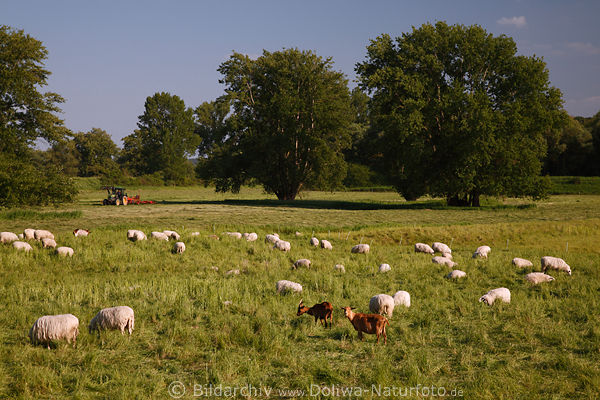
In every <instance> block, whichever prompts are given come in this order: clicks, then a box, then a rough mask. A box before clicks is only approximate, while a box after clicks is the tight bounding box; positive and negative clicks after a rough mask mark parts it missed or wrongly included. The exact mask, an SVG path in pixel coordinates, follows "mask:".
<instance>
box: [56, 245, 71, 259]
mask: <svg viewBox="0 0 600 400" xmlns="http://www.w3.org/2000/svg"><path fill="white" fill-rule="evenodd" d="M73 253H74V251H73V249H72V248H70V247H65V246H61V247H57V248H56V254H58V255H59V256H63V257H66V256H69V257H73Z"/></svg>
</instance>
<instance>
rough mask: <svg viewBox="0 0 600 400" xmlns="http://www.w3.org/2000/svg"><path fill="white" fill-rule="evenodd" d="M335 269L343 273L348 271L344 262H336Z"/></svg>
mask: <svg viewBox="0 0 600 400" xmlns="http://www.w3.org/2000/svg"><path fill="white" fill-rule="evenodd" d="M333 269H334V270H336V271H338V272H341V273H345V272H346V267H344V266H343V265H342V264H335V265H334V266H333Z"/></svg>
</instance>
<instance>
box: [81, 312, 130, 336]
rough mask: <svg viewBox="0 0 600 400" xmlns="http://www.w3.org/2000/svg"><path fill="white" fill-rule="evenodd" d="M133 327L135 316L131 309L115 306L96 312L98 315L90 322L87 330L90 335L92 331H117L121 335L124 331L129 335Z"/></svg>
mask: <svg viewBox="0 0 600 400" xmlns="http://www.w3.org/2000/svg"><path fill="white" fill-rule="evenodd" d="M134 325H135V316H134V313H133V310H132V309H131V307H127V306H117V307H110V308H103V309H102V310H100V311H98V314H96V316H95V317H94V318H92V320H91V321H90V325H89V326H88V330H89V332H90V333H92V332H93V331H98V333H100V330H108V329H118V330H120V331H121V334H124V333H125V329H127V332H129V334H130V335H131V333H132V332H133V328H134Z"/></svg>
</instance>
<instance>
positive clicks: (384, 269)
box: [379, 264, 392, 272]
mask: <svg viewBox="0 0 600 400" xmlns="http://www.w3.org/2000/svg"><path fill="white" fill-rule="evenodd" d="M391 269H392V267H390V264H381V265H379V272H388V271H390V270H391Z"/></svg>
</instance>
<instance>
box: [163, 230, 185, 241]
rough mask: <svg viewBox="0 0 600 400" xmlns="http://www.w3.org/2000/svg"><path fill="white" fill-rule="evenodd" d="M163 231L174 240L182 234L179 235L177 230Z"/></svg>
mask: <svg viewBox="0 0 600 400" xmlns="http://www.w3.org/2000/svg"><path fill="white" fill-rule="evenodd" d="M163 233H164V234H165V235H167V236H168V237H170V238H171V239H173V240H179V239H181V235H179V233H177V232H175V231H163Z"/></svg>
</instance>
